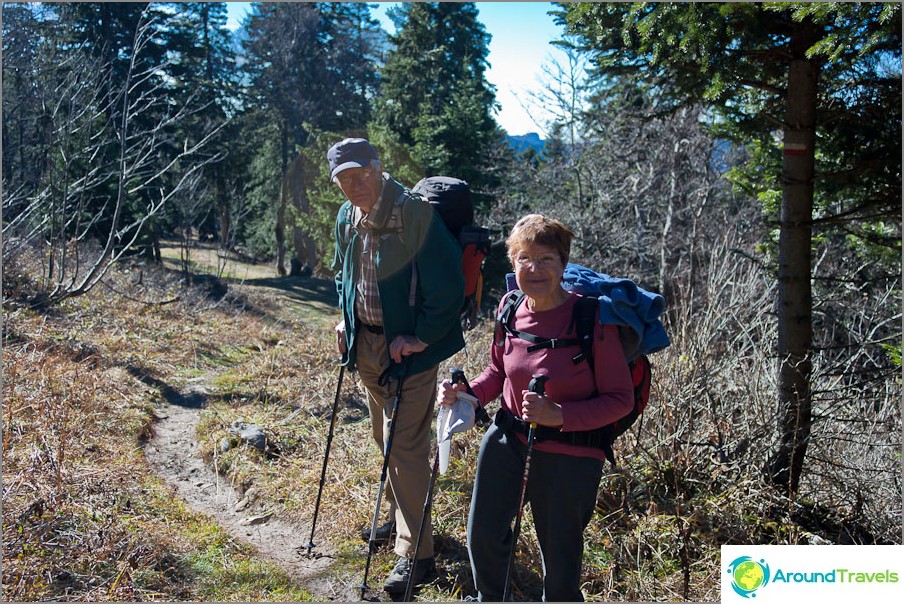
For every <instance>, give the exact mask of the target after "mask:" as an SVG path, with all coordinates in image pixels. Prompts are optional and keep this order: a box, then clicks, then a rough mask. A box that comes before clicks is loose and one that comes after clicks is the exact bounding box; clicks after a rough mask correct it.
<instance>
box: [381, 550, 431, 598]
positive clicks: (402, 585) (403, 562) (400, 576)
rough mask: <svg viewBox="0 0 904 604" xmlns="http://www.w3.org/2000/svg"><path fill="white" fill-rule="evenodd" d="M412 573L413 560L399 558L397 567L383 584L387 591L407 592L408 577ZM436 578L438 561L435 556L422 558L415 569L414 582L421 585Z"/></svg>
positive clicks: (392, 592)
mask: <svg viewBox="0 0 904 604" xmlns="http://www.w3.org/2000/svg"><path fill="white" fill-rule="evenodd" d="M410 575H411V560H410V559H409V558H399V561H398V562H396V565H395V568H394V569H392V572H391V573H390V574H389V577H388V578H387V579H386V583H384V584H383V590H384V591H385V592H386V593H390V594H395V593H405V590H406V589H407V588H408V577H409V576H410ZM435 578H436V561H434V559H433V558H421V559H419V560H418V561H417V568H415V570H414V584H415V585H420V584H422V583H426V582H428V581H432V580H433V579H435Z"/></svg>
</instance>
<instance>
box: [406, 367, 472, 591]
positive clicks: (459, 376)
mask: <svg viewBox="0 0 904 604" xmlns="http://www.w3.org/2000/svg"><path fill="white" fill-rule="evenodd" d="M449 373H450V378H451V380H452V383H453V384H464V385H465V386H466V387H467V389H468V394H470V395H471V396H474V391H473V390H471V386H469V385H468V380H466V379H465V372H464V371H462V370H461V369H457V368H452V369H450V370H449ZM475 398H476V397H475ZM478 407H479V405H478ZM481 409H482V407H481ZM484 415H486V411H484ZM436 438H437V442H436V454H435V455H434V456H433V469H432V470H431V471H430V486H428V487H427V497H426V499H425V500H424V514H423V516H421V526H420V528H419V529H418V531H417V541H416V542H415V545H414V557H413V558H412V559H411V571H410V573H409V575H408V585H406V586H405V599H404V600H402V601H403V602H410V601H411V594H412V592H413V591H414V574H415V571H416V570H417V560H418V552H420V549H421V537H422V536H423V534H424V529H425V528H426V526H427V519H428V518H430V512H431V510H432V509H433V489H434V486H435V485H436V474H437V472H439V440H438V439H439V434H437V435H436Z"/></svg>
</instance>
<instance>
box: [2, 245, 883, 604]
mask: <svg viewBox="0 0 904 604" xmlns="http://www.w3.org/2000/svg"><path fill="white" fill-rule="evenodd" d="M713 257H714V258H718V259H719V260H718V261H715V262H714V264H713V265H712V266H710V267H707V270H708V274H710V275H711V281H710V284H709V287H708V289H709V291H708V292H707V296H705V297H704V302H703V303H702V304H701V305H700V307H698V308H694V309H684V311H677V310H676V312H675V314H674V315H673V316H671V317H670V319H669V321H670V325H669V333H670V334H671V335H672V340H673V345H672V346H671V347H670V348H668V349H667V350H666V351H664V352H661V353H659V354H657V355H655V356H654V357H653V359H652V360H653V362H654V392H653V399H652V401H651V403H650V407H649V409H648V412H647V413H646V414H645V415H644V417H643V419H642V422H640V423H639V424H638V425H636V426H635V428H634V429H632V431H631V432H630V433H629V434H627V435H625V436H624V437H622V439H621V441H620V442H619V444H618V450H617V454H618V455H619V458H620V461H621V465H620V467H619V468H617V469H611V468H607V472H606V474H605V475H604V478H603V482H602V484H601V488H600V491H599V496H598V502H597V504H598V506H597V509H598V513H597V514H596V515H595V517H594V519H593V521H592V524H591V527H590V528H589V529H588V531H587V540H586V550H585V573H584V581H585V583H584V590H585V593H586V595H587V598H588V599H589V600H631V601H658V600H677V601H681V600H690V601H712V600H717V599H718V598H719V592H718V589H719V587H718V585H719V581H718V577H719V546H720V545H721V544H724V543H807V542H809V541H810V540H812V539H813V538H814V535H818V536H820V537H822V538H825V539H829V540H831V541H835V542H846V541H845V539H849V540H853V541H856V540H857V539H860V540H861V542H863V541H864V540H867V536H871V537H872V538H873V539H874V540H875V541H878V542H899V541H900V533H899V530H900V529H899V525H898V524H897V523H896V521H895V519H894V518H892V517H891V516H892V514H891V513H890V512H889V510H891V511H895V510H900V507H901V500H900V489H897V491H895V490H894V489H891V488H886V487H880V486H878V485H879V483H880V481H883V480H886V479H887V477H888V473H889V472H891V469H890V468H891V467H892V466H893V465H894V466H895V467H897V465H896V464H895V463H894V462H895V460H896V459H899V458H896V457H895V455H894V451H893V450H890V449H881V450H875V449H874V448H871V447H869V446H868V445H869V443H867V442H865V441H863V440H860V441H859V442H849V443H847V444H845V443H844V442H843V441H841V440H840V439H838V438H834V439H827V440H826V441H825V444H824V443H823V442H822V441H821V442H819V443H814V445H813V447H814V451H818V452H820V453H821V452H822V451H823V449H824V448H826V447H834V451H835V454H837V455H840V456H842V457H843V458H845V459H853V458H854V456H855V455H858V451H867V450H868V451H869V455H870V457H869V458H868V459H870V460H871V462H870V463H871V464H873V467H876V468H880V469H881V472H879V473H877V474H865V473H857V472H853V476H852V475H851V473H849V472H839V471H835V472H833V471H832V469H831V468H830V467H828V466H826V465H824V464H822V463H821V462H818V460H817V462H814V466H813V469H814V474H813V475H811V476H810V477H809V478H808V480H807V481H805V489H806V490H805V491H804V492H803V493H802V494H801V497H799V498H797V499H794V500H792V499H789V498H786V497H783V496H781V495H780V494H776V493H774V492H773V491H772V490H770V489H768V488H766V487H765V485H764V484H763V483H762V481H761V478H760V473H759V471H760V467H761V465H762V463H763V462H764V461H765V454H766V450H767V448H768V446H769V444H770V443H769V439H770V438H771V436H772V429H773V420H772V417H771V414H772V413H773V407H774V402H773V394H772V393H773V391H774V378H773V376H774V371H773V360H772V359H771V356H770V355H771V353H770V351H771V350H772V349H773V348H774V346H773V343H774V338H775V334H774V330H773V327H772V325H773V321H772V320H771V318H770V316H769V312H770V308H771V306H770V304H771V302H770V300H771V299H772V295H773V293H772V291H771V290H770V289H769V285H768V283H767V282H766V281H764V280H763V279H762V277H761V276H760V275H759V274H758V272H757V271H755V270H753V269H749V270H748V269H745V268H744V267H743V266H736V265H734V264H732V263H731V262H729V261H727V260H726V258H727V257H728V254H721V255H719V254H714V255H713ZM138 270H141V271H142V278H141V279H140V283H141V285H140V286H139V285H137V284H136V280H135V277H134V276H135V274H136V271H138ZM110 285H111V287H113V288H114V289H116V290H117V291H121V292H125V293H129V294H130V297H132V298H142V299H148V298H155V299H158V300H162V299H169V298H172V297H173V296H175V295H178V296H179V301H178V302H176V303H173V304H168V305H163V306H158V305H151V306H148V305H143V304H139V303H136V302H134V301H132V300H129V299H127V298H124V297H122V296H119V295H115V294H113V293H112V290H111V289H103V290H98V291H96V292H94V293H92V294H91V295H90V296H87V297H85V298H83V299H76V300H72V301H70V302H69V303H67V304H65V305H64V306H63V307H60V308H59V309H51V310H48V311H45V312H41V313H38V312H35V311H31V310H27V309H26V308H23V307H21V306H18V305H17V304H16V300H17V299H18V298H16V296H14V295H13V294H12V293H10V294H8V295H7V298H8V300H7V304H6V306H5V309H4V338H5V339H4V350H3V353H4V356H3V368H4V374H5V375H4V377H5V380H4V387H3V400H4V409H3V422H4V424H3V426H4V430H3V444H4V496H3V503H4V506H3V518H4V529H3V530H4V561H5V564H4V568H3V584H4V598H5V599H7V600H34V599H45V598H54V599H73V600H155V599H170V600H191V599H194V600H198V599H217V600H238V599H246V600H252V601H254V600H256V601H267V600H283V599H295V600H304V599H309V598H310V595H309V594H306V593H304V592H303V591H302V590H300V589H299V588H297V587H296V586H293V585H292V584H291V582H290V581H289V580H288V579H287V578H285V576H284V575H282V574H280V573H279V571H277V570H274V569H272V568H268V567H266V566H256V565H257V564H259V563H257V562H255V560H254V557H253V552H250V551H248V549H247V548H245V547H242V546H240V545H238V544H236V543H234V542H233V541H232V540H231V539H229V538H228V536H226V535H224V534H223V533H222V532H221V531H219V530H218V529H216V527H214V526H212V525H211V524H210V523H209V521H208V520H206V519H204V518H199V517H197V516H196V515H193V514H191V513H190V512H188V511H186V510H185V509H184V508H183V507H182V506H180V504H179V503H178V502H174V501H172V500H171V498H170V497H169V495H168V493H169V492H168V490H167V489H165V488H164V487H163V485H161V484H160V482H159V480H157V479H156V478H155V476H154V475H153V474H152V473H151V472H150V468H148V467H147V464H146V462H145V460H144V457H143V455H142V454H141V444H142V441H143V439H145V438H146V437H147V436H148V435H149V434H150V433H151V431H152V429H153V424H152V412H153V409H154V407H155V405H157V404H159V403H160V402H161V400H162V395H163V393H164V391H165V390H166V389H167V388H173V389H178V388H179V387H180V386H181V385H182V384H184V383H185V382H186V381H187V380H190V379H204V380H205V381H207V382H208V383H209V384H210V385H211V386H212V390H213V392H214V396H213V397H212V400H211V401H210V404H209V405H208V407H207V408H206V409H205V410H204V411H203V415H202V420H201V422H200V424H199V428H198V434H197V437H198V440H199V443H200V444H199V446H200V448H201V450H202V451H203V452H204V453H205V455H206V456H207V458H208V459H209V460H210V463H211V464H214V463H215V464H216V466H217V468H218V469H219V471H220V472H221V474H222V476H223V477H224V478H226V479H229V480H231V481H232V482H233V483H234V484H235V485H236V486H238V487H239V488H240V489H246V488H248V487H250V486H252V485H253V486H254V487H255V488H256V489H258V491H259V492H260V493H261V497H262V499H263V504H264V505H265V506H266V507H268V508H271V509H274V510H276V511H277V512H278V513H279V514H280V515H281V516H282V517H284V518H287V519H290V520H294V521H296V522H298V524H299V525H300V526H301V527H305V528H304V530H305V531H307V530H308V529H309V526H310V525H309V522H310V519H311V516H312V513H313V508H314V501H315V498H316V494H317V486H318V480H319V477H320V471H321V464H322V461H323V457H322V456H323V452H324V449H325V445H326V438H327V432H328V427H329V420H330V417H329V414H330V410H331V407H332V404H333V397H334V395H335V392H336V379H337V377H338V374H339V372H338V368H337V367H336V359H335V351H334V342H333V337H332V335H331V332H330V330H329V323H330V322H332V320H333V319H334V316H332V315H329V314H324V315H321V316H320V318H319V320H312V318H314V317H316V314H309V315H297V314H294V313H295V311H294V310H293V311H291V312H288V313H287V312H286V311H285V307H284V306H283V304H282V303H281V302H280V298H277V297H275V296H274V295H272V294H269V295H267V296H263V297H261V296H260V295H259V294H256V293H254V292H251V291H250V290H249V292H248V293H243V294H241V295H238V294H234V293H230V294H229V296H227V297H226V298H224V299H218V300H211V299H208V298H206V297H204V295H203V292H199V291H194V290H189V291H186V290H181V289H178V288H177V287H176V284H175V281H174V280H172V279H170V278H169V277H165V276H159V275H157V274H156V273H155V272H154V271H151V270H150V269H147V268H146V267H137V266H136V267H132V268H131V269H129V270H128V271H122V272H117V274H116V275H115V276H114V281H113V282H111V283H110ZM141 288H144V289H141ZM239 289H240V288H237V287H233V288H232V289H231V290H230V291H231V292H234V291H237V290H239ZM726 300H727V302H726ZM309 310H310V309H309ZM310 312H311V313H313V312H314V311H310ZM489 332H490V325H489V324H488V323H487V324H484V325H482V326H479V327H478V328H477V329H476V330H475V331H473V332H470V333H469V334H468V347H467V348H466V349H465V350H464V351H462V352H460V353H459V354H458V355H456V356H455V357H453V358H452V359H450V360H449V361H447V362H445V363H443V364H442V366H441V374H442V375H443V376H445V375H448V370H449V368H450V367H452V366H458V367H461V368H462V369H464V370H465V372H466V375H468V376H471V377H473V376H476V375H477V374H478V373H479V372H480V370H481V369H482V368H483V366H484V365H485V364H486V362H487V355H488V351H489V346H490V333H489ZM822 386H823V387H825V388H830V386H829V385H822ZM899 398H900V383H898V382H895V381H890V382H889V383H888V384H886V386H885V390H884V391H883V394H882V395H881V396H880V397H877V398H873V399H869V400H863V401H860V402H859V404H863V405H871V406H873V407H874V408H876V409H877V410H878V411H877V416H876V419H875V422H874V424H873V425H881V426H883V432H882V433H883V434H894V433H895V432H894V428H895V426H897V433H898V434H900V416H899V414H897V415H896V413H895V411H894V409H895V408H896V407H895V405H894V404H893V402H894V401H896V400H898V399H899ZM495 405H496V404H495V403H494V404H493V405H492V407H491V411H492V410H494V409H495ZM340 409H341V410H340V415H339V418H338V422H337V425H336V432H335V439H334V441H333V445H332V451H331V454H330V461H329V465H328V471H327V476H326V484H325V487H324V492H323V498H322V503H321V508H320V514H319V518H318V524H317V531H316V535H315V542H317V543H322V544H324V547H327V546H329V547H330V548H331V550H332V551H334V552H335V553H334V555H335V557H336V563H335V564H334V566H333V567H332V570H331V572H332V573H333V577H334V580H335V581H341V582H349V581H351V582H353V583H354V584H355V585H357V583H358V582H359V581H360V578H361V574H362V573H363V566H364V555H365V548H364V546H363V544H362V543H361V542H360V540H359V538H358V534H357V533H358V531H359V529H360V528H361V527H362V526H364V525H366V524H368V523H369V521H370V517H371V514H372V513H373V504H374V501H375V496H376V487H377V484H378V480H379V476H378V473H379V468H380V456H379V451H378V449H377V447H376V445H375V444H374V443H373V441H372V439H371V436H370V428H369V422H368V421H367V419H366V415H367V413H366V409H365V407H364V404H363V402H362V393H361V392H360V390H359V389H358V386H357V384H356V381H355V379H354V377H353V376H350V375H348V374H347V375H346V379H345V386H344V388H343V390H342V396H341V407H340ZM880 415H881V416H882V417H881V418H880V417H879V416H880ZM240 418H241V419H243V420H245V421H249V422H254V423H257V424H259V425H261V426H263V427H264V428H265V431H266V433H267V435H268V438H269V441H270V443H271V447H270V448H269V449H268V454H260V453H259V452H257V451H254V450H252V449H250V448H248V447H236V448H233V449H231V450H229V451H228V452H226V453H221V452H219V451H218V446H219V442H220V440H221V439H222V438H223V437H224V436H226V435H227V429H228V427H229V426H230V425H231V424H232V422H233V421H235V420H237V419H240ZM838 430H840V428H838V427H837V426H833V425H832V424H831V423H828V422H825V423H824V424H822V426H821V427H820V432H819V434H825V435H836V433H837V432H838ZM479 440H480V434H479V433H478V432H476V431H475V432H471V433H469V434H466V435H459V436H457V437H456V440H455V443H454V453H453V460H452V463H451V466H450V470H449V472H448V473H447V474H446V475H444V476H441V477H440V478H439V480H438V482H437V487H436V497H435V502H434V518H435V525H436V535H437V552H438V565H439V571H440V578H439V579H438V580H437V581H435V582H434V583H433V584H431V585H428V586H426V587H424V588H423V589H422V590H421V591H420V593H419V594H418V598H419V599H421V600H428V601H448V600H457V599H460V598H461V597H463V596H464V595H468V594H472V593H473V587H472V584H471V575H470V567H469V565H468V561H467V553H466V550H465V534H464V531H465V524H466V518H467V512H468V506H469V499H470V491H471V484H472V475H473V465H474V461H475V459H476V455H477V449H478V446H479ZM817 472H818V473H817ZM852 493H858V495H857V496H851V495H852ZM857 497H859V498H860V499H859V503H857ZM882 510H885V512H882ZM851 527H857V529H856V530H852V529H851ZM845 531H847V532H845ZM867 542H868V540H867ZM535 543H536V541H535V539H534V538H533V526H532V522H531V519H530V514H529V513H528V514H525V526H524V529H523V532H522V539H521V543H520V549H519V557H518V560H519V563H520V564H519V568H518V577H519V585H520V589H519V591H518V594H519V595H520V596H521V597H524V598H528V599H532V600H538V599H539V597H540V591H539V590H540V589H541V587H540V583H539V576H538V574H537V572H538V570H539V568H540V560H539V552H538V550H537V548H536V545H535ZM393 562H394V556H393V554H392V553H391V552H390V551H389V550H388V549H384V550H380V551H379V552H377V554H376V555H375V556H374V561H373V565H372V567H371V571H370V572H371V575H370V582H371V584H372V585H378V584H379V583H380V582H381V581H382V578H383V576H384V575H385V574H386V573H387V572H388V571H389V569H390V567H391V565H392V563H393ZM249 569H250V570H249Z"/></svg>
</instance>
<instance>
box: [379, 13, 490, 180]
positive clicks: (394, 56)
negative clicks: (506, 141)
mask: <svg viewBox="0 0 904 604" xmlns="http://www.w3.org/2000/svg"><path fill="white" fill-rule="evenodd" d="M477 15H478V12H477V7H476V5H475V4H474V3H473V2H461V3H456V2H418V3H408V4H403V5H401V6H400V7H398V8H396V9H395V10H394V11H393V12H392V13H391V14H390V16H391V18H392V19H393V21H394V22H395V24H396V27H397V29H398V33H397V34H396V35H395V36H393V37H392V38H391V40H392V42H393V44H394V48H393V49H392V50H391V51H390V52H389V54H388V56H387V58H386V64H385V65H384V67H383V71H382V73H381V76H382V82H381V91H380V95H379V97H378V98H377V101H376V106H377V108H376V116H375V121H376V123H377V125H378V127H382V128H385V129H387V130H389V131H390V132H391V133H393V134H394V136H395V137H396V138H397V139H398V141H399V142H400V143H401V144H403V145H407V146H409V147H410V148H411V150H412V156H413V157H414V159H415V161H416V162H417V163H418V164H420V166H421V168H422V170H423V172H424V173H425V174H427V175H435V174H440V173H442V174H447V175H451V176H456V177H458V178H463V179H465V180H467V181H469V182H470V183H471V185H473V186H478V187H479V186H480V185H482V184H483V183H484V182H485V181H486V176H485V173H484V170H483V163H484V162H485V161H486V159H487V157H488V154H489V152H490V149H491V146H492V145H493V144H494V143H495V142H496V140H497V139H498V138H499V137H500V133H499V129H498V126H497V125H496V122H495V120H494V119H493V115H492V114H493V111H494V109H495V91H494V89H493V86H492V85H491V84H489V83H488V82H487V80H486V69H487V65H488V64H487V56H488V54H489V42H490V35H489V34H488V33H487V32H486V29H485V28H484V26H483V24H482V23H480V22H479V21H478V20H477Z"/></svg>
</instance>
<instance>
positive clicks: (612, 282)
mask: <svg viewBox="0 0 904 604" xmlns="http://www.w3.org/2000/svg"><path fill="white" fill-rule="evenodd" d="M506 280H507V283H508V288H509V289H510V290H511V289H517V287H518V286H517V285H515V275H514V273H509V274H508V275H506ZM562 287H563V288H564V289H567V290H569V291H573V292H575V293H578V294H581V295H583V296H592V297H594V298H599V301H600V323H604V324H607V323H609V324H613V325H622V326H624V327H627V328H629V329H627V330H622V335H623V337H624V336H626V335H627V336H629V338H630V339H628V340H627V341H623V342H622V344H623V345H624V348H625V358H627V360H628V361H631V360H633V359H634V358H636V357H637V356H638V355H641V354H647V355H648V354H652V353H654V352H657V351H660V350H662V349H663V348H666V347H667V346H668V345H669V344H671V342H670V341H669V336H668V334H666V332H665V328H664V327H663V325H662V322H661V321H660V320H659V315H661V314H662V311H663V310H664V309H665V300H664V299H663V297H662V296H661V295H660V294H655V293H653V292H648V291H646V290H645V289H642V288H640V287H638V286H637V284H636V283H634V282H633V281H631V280H630V279H618V278H614V277H610V276H609V275H606V274H604V273H597V272H596V271H594V270H591V269H589V268H586V267H583V266H581V265H579V264H573V263H570V262H569V263H568V264H567V265H565V274H564V275H563V276H562Z"/></svg>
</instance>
